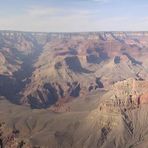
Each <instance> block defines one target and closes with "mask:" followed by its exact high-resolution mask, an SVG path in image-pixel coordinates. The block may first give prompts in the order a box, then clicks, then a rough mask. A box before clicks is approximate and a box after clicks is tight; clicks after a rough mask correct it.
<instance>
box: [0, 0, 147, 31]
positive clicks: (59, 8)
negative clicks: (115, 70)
mask: <svg viewBox="0 0 148 148" xmlns="http://www.w3.org/2000/svg"><path fill="white" fill-rule="evenodd" d="M0 30H17V31H33V32H86V31H148V0H0Z"/></svg>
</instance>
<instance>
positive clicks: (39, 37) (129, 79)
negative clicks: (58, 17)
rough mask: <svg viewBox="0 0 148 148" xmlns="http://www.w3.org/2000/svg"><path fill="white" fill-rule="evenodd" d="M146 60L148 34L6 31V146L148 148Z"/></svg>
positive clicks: (2, 135)
mask: <svg viewBox="0 0 148 148" xmlns="http://www.w3.org/2000/svg"><path fill="white" fill-rule="evenodd" d="M147 57H148V32H86V33H84V32H82V33H41V32H36V33H35V32H19V31H0V145H4V146H5V147H9V148H10V147H13V148H15V147H16V148H17V147H18V146H19V147H24V148H27V147H28V148H33V147H41V148H59V147H60V148H78V147H79V148H146V147H148V142H147V138H148V107H147V105H148V91H147V90H148V58H147ZM1 147H2V146H1Z"/></svg>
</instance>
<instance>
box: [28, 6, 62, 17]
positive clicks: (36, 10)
mask: <svg viewBox="0 0 148 148" xmlns="http://www.w3.org/2000/svg"><path fill="white" fill-rule="evenodd" d="M59 12H60V9H58V8H53V7H36V6H34V7H30V8H28V9H27V10H26V13H27V14H28V15H30V16H37V17H38V16H41V17H42V16H50V15H55V14H57V13H59Z"/></svg>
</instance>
